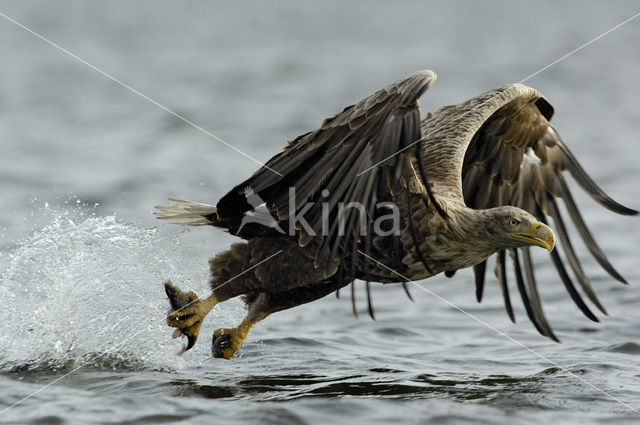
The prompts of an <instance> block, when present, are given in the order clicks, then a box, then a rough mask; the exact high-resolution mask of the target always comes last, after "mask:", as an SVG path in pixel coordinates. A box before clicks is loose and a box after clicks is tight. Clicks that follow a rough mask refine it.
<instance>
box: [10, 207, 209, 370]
mask: <svg viewBox="0 0 640 425" xmlns="http://www.w3.org/2000/svg"><path fill="white" fill-rule="evenodd" d="M45 209H46V210H48V208H45ZM48 214H49V215H50V220H49V224H48V225H46V226H44V227H43V228H41V229H39V230H37V231H35V232H34V233H33V235H32V236H31V237H29V238H27V239H25V240H23V241H22V242H20V243H18V246H17V248H16V249H14V250H13V251H11V252H10V253H9V254H8V257H7V258H5V261H7V266H6V269H5V270H4V271H3V272H2V273H1V274H0V311H1V312H2V315H1V316H0V317H1V318H0V371H11V370H43V369H46V370H56V369H59V368H68V367H77V366H78V365H79V364H80V363H82V364H84V363H88V364H90V365H92V366H94V367H130V368H149V369H175V368H180V367H183V366H184V361H185V360H184V359H183V358H179V357H176V356H175V352H176V351H177V349H176V348H177V347H178V346H179V344H177V343H176V342H173V341H171V339H170V338H169V335H170V334H171V331H170V329H168V328H167V327H166V324H165V322H164V317H165V315H166V313H167V309H168V304H167V302H166V299H165V296H164V291H163V289H162V285H161V283H162V282H163V281H164V280H166V279H167V278H168V277H170V278H172V279H175V280H177V281H180V282H181V284H182V285H183V286H185V287H194V286H196V287H197V285H199V286H201V287H202V286H203V282H206V275H204V274H205V273H206V266H205V265H204V264H199V263H198V261H203V260H202V259H200V260H198V259H197V256H195V255H190V254H191V253H190V252H189V248H186V247H184V246H182V245H181V244H180V239H179V237H177V236H166V235H161V234H160V233H159V231H158V230H157V229H143V228H140V227H137V226H135V225H132V224H125V223H121V222H118V220H117V219H116V218H115V217H114V216H108V217H97V216H89V217H88V218H87V216H86V214H80V215H84V216H80V215H79V214H77V211H75V212H74V213H71V214H69V213H68V212H67V213H65V214H58V213H56V212H54V211H50V210H49V211H48ZM89 215H91V214H89ZM72 216H73V217H72ZM194 272H197V273H201V274H200V275H196V276H193V273H194ZM194 279H197V281H198V283H197V285H193V284H191V281H192V280H194ZM201 345H206V344H201ZM200 348H203V347H200ZM194 351H195V350H194ZM207 351H208V349H206V348H204V349H203V352H205V353H206V352H207ZM192 359H193V357H192Z"/></svg>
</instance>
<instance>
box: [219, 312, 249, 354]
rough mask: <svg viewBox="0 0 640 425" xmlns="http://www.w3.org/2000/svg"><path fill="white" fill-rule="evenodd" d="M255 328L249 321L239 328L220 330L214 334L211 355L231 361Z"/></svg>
mask: <svg viewBox="0 0 640 425" xmlns="http://www.w3.org/2000/svg"><path fill="white" fill-rule="evenodd" d="M252 327H253V322H251V321H250V320H248V319H245V320H243V321H242V323H241V324H240V326H238V327H237V328H220V329H216V330H215V332H213V340H212V341H211V354H213V357H216V358H223V359H227V360H229V359H231V358H232V357H233V356H235V355H236V353H237V352H238V350H240V347H242V344H244V341H245V340H246V339H247V336H248V335H249V331H250V330H251V328H252Z"/></svg>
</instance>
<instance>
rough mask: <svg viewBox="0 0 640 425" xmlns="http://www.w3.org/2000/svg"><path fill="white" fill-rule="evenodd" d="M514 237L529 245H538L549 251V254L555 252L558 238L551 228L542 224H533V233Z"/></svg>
mask: <svg viewBox="0 0 640 425" xmlns="http://www.w3.org/2000/svg"><path fill="white" fill-rule="evenodd" d="M513 237H515V238H518V239H522V240H524V241H526V242H527V244H529V245H536V246H540V247H542V248H544V249H548V250H549V252H551V251H553V247H554V246H555V245H556V237H555V235H554V234H553V230H551V227H549V226H547V225H546V224H543V223H540V222H535V223H533V231H532V232H530V233H524V232H521V233H514V234H513Z"/></svg>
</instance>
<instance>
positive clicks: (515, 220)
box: [509, 217, 520, 227]
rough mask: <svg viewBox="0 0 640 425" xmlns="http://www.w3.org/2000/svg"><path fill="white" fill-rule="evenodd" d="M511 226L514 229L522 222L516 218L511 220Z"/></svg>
mask: <svg viewBox="0 0 640 425" xmlns="http://www.w3.org/2000/svg"><path fill="white" fill-rule="evenodd" d="M509 224H510V225H511V226H512V227H516V226H517V225H518V224H520V220H518V219H517V218H515V217H514V218H512V219H511V220H509Z"/></svg>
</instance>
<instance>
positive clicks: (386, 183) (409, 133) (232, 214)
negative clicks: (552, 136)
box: [216, 70, 436, 276]
mask: <svg viewBox="0 0 640 425" xmlns="http://www.w3.org/2000/svg"><path fill="white" fill-rule="evenodd" d="M435 80H436V75H435V74H434V73H433V72H432V71H428V70H425V71H419V72H416V73H413V74H411V75H409V76H408V77H406V78H404V79H402V80H399V81H397V82H395V83H393V84H390V85H388V86H387V87H385V88H384V89H382V90H379V91H377V92H376V93H374V94H373V95H371V96H369V97H367V98H366V99H364V100H362V101H360V102H358V103H356V104H355V105H352V106H349V107H347V108H345V109H344V110H343V111H342V112H341V113H339V114H337V115H336V116H334V117H333V118H329V119H326V120H325V121H324V122H323V123H322V126H321V127H320V128H319V129H318V130H315V131H312V132H309V133H306V134H304V135H302V136H299V137H298V138H296V139H295V140H293V141H292V142H290V143H289V144H288V146H286V147H285V148H284V150H283V152H281V153H280V154H278V155H276V156H274V157H273V158H271V159H270V160H269V161H268V162H267V164H266V165H267V166H268V168H266V167H263V168H261V169H259V170H258V171H257V172H256V173H255V174H253V176H251V178H249V179H248V180H246V181H244V182H242V183H240V184H239V185H238V186H236V187H235V188H234V189H232V190H231V191H230V192H229V193H227V194H226V195H225V196H224V197H223V198H222V199H221V200H220V202H218V204H217V213H216V214H217V219H218V220H219V221H220V222H223V223H224V225H225V226H226V227H227V228H228V229H229V231H230V232H231V233H237V232H238V228H239V226H240V224H241V220H242V218H243V216H244V215H245V213H246V212H247V211H251V209H252V206H251V205H249V203H248V202H247V198H246V196H245V193H246V191H247V188H250V189H251V190H252V191H253V193H254V194H257V195H258V196H259V197H260V199H261V200H262V201H263V202H264V203H265V205H266V207H267V209H268V210H269V212H270V213H271V214H272V215H273V216H274V217H275V220H277V222H278V225H279V226H280V228H282V229H284V230H285V231H286V232H287V233H289V234H290V235H291V237H294V238H296V240H297V241H298V242H299V243H300V245H302V246H305V245H307V244H309V243H312V242H313V243H318V251H317V256H316V265H317V266H318V267H320V268H321V269H322V270H323V271H324V272H325V274H326V275H327V276H329V275H332V274H333V273H335V272H336V270H337V268H338V266H339V265H340V264H343V263H344V259H345V256H347V255H348V256H352V255H355V254H356V252H357V250H358V249H361V250H363V251H365V250H367V251H368V249H369V247H370V244H371V239H370V236H371V232H370V231H368V232H367V231H365V232H362V231H361V226H362V225H363V224H366V226H369V228H370V226H371V223H372V222H373V220H375V218H376V217H377V216H378V215H379V214H381V213H384V211H378V210H377V209H376V203H377V202H379V201H385V200H388V201H393V200H394V196H395V193H396V192H397V191H396V190H394V187H396V185H397V184H401V185H403V187H408V180H415V183H412V184H418V185H421V186H423V187H424V188H425V190H424V191H423V193H425V197H427V198H428V196H429V195H428V194H429V185H428V184H427V182H426V175H425V174H424V173H421V174H415V173H414V175H420V176H421V177H420V178H418V179H416V178H415V177H411V174H410V173H407V167H409V166H411V164H413V163H414V162H415V163H416V164H421V167H422V165H423V162H422V158H421V157H420V156H419V155H417V154H416V153H417V152H420V149H421V142H420V140H421V136H422V135H421V132H420V108H419V105H418V98H419V97H420V96H421V95H422V94H423V93H424V92H425V91H426V90H427V89H428V88H429V87H430V86H431V85H432V84H433V83H434V82H435ZM398 152H400V154H397V153H398ZM422 168H424V167H422ZM272 170H275V171H277V173H275V172H273V171H272ZM432 201H433V197H431V201H429V200H428V199H427V202H432ZM433 202H434V203H435V201H433ZM349 205H356V206H355V207H353V208H349ZM357 205H360V206H362V207H363V208H364V209H363V210H362V209H358V207H357ZM340 214H341V215H342V216H341V217H338V216H339V215H340ZM363 215H365V216H366V217H364V218H365V219H364V220H363ZM298 216H301V217H300V218H301V219H300V220H293V218H294V217H298ZM363 221H364V223H363ZM307 223H308V226H307ZM327 223H328V225H327ZM323 225H324V226H323ZM341 226H344V228H341ZM265 232H267V233H265ZM268 232H273V230H272V229H270V228H265V227H264V226H251V225H247V226H245V227H243V229H242V230H241V231H240V232H239V233H238V235H239V236H241V237H245V238H248V237H252V236H256V235H264V234H268ZM363 233H364V234H363ZM279 236H281V235H279ZM350 263H351V267H354V264H355V261H353V260H352V261H350ZM352 276H353V272H352Z"/></svg>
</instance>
